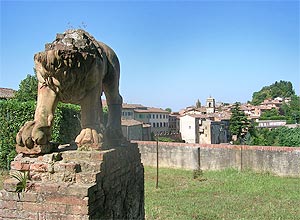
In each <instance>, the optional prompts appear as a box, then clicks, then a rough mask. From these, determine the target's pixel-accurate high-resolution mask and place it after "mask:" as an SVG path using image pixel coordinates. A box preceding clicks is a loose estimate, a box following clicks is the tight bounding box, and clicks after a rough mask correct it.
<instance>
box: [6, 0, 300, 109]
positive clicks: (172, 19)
mask: <svg viewBox="0 0 300 220" xmlns="http://www.w3.org/2000/svg"><path fill="white" fill-rule="evenodd" d="M299 2H300V1H297V0H295V1H288V0H286V1H260V0H255V1H254V0H253V1H250V0H247V1H246V0H239V1H229V0H228V1H227V0H223V1H202V0H198V1H197V0H194V1H179V0H177V1H167V0H164V1H129V0H128V1H124V0H123V1H76V0H75V1H74V0H73V1H25V0H23V1H21V0H19V1H11V0H9V1H6V0H0V4H1V5H0V7H1V48H0V49H1V51H0V56H1V63H0V87H2V88H3V87H4V88H12V89H16V90H17V89H18V87H19V83H20V81H21V80H22V79H24V78H25V77H26V76H27V74H31V75H33V74H34V72H33V67H34V62H33V56H34V54H35V53H37V52H39V51H43V50H44V48H45V47H44V46H45V44H46V43H50V42H52V41H53V40H54V39H55V36H56V34H57V33H63V32H64V31H65V30H67V29H74V28H75V29H77V28H83V29H85V30H87V31H88V32H89V33H90V34H91V35H93V36H94V37H95V38H96V39H97V40H99V41H102V42H104V43H106V44H107V45H109V46H110V47H112V48H113V49H114V50H115V52H116V53H117V55H118V57H119V60H120V64H121V79H120V93H121V95H122V96H123V100H124V102H126V103H131V104H142V105H145V106H148V107H159V108H163V109H165V108H171V109H172V110H173V111H178V110H180V109H183V108H185V107H187V106H191V105H195V104H196V101H197V100H198V99H199V100H200V102H201V103H202V105H204V104H205V101H206V98H208V97H210V96H211V97H214V98H215V99H216V102H226V103H234V102H236V101H238V102H242V103H244V102H247V101H250V100H251V98H252V94H253V92H256V91H259V90H260V89H261V88H262V87H263V86H268V85H271V84H273V83H275V81H280V80H285V81H290V82H292V84H293V86H294V89H295V92H296V94H297V95H299V94H300V52H299V51H300V39H299V37H300V36H299V35H300V34H299V32H300V22H299V19H300V15H299V7H300V6H299V4H300V3H299Z"/></svg>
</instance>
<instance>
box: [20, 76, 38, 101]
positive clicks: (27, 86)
mask: <svg viewBox="0 0 300 220" xmlns="http://www.w3.org/2000/svg"><path fill="white" fill-rule="evenodd" d="M37 89H38V80H37V77H36V75H29V74H28V75H27V76H26V78H25V79H23V80H22V81H21V83H20V85H19V90H18V91H17V92H16V94H15V99H17V100H18V101H21V102H27V101H36V99H37Z"/></svg>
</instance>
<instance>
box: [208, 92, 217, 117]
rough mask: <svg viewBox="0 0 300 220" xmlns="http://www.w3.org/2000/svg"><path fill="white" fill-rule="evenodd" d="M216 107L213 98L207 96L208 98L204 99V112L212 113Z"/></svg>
mask: <svg viewBox="0 0 300 220" xmlns="http://www.w3.org/2000/svg"><path fill="white" fill-rule="evenodd" d="M215 108H216V102H215V99H214V98H212V97H211V96H209V98H207V99H206V113H208V114H209V113H214V112H215Z"/></svg>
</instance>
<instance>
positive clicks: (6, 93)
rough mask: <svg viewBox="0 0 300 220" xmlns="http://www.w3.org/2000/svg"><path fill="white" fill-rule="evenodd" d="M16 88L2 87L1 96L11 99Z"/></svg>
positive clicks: (0, 89)
mask: <svg viewBox="0 0 300 220" xmlns="http://www.w3.org/2000/svg"><path fill="white" fill-rule="evenodd" d="M15 92H16V91H15V90H13V89H8V88H0V98H1V99H3V98H4V99H9V98H13V97H14V95H15Z"/></svg>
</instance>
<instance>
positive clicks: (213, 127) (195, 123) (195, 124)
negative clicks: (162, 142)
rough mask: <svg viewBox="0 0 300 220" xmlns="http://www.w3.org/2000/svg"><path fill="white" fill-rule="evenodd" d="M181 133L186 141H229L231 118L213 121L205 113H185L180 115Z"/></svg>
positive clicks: (208, 142) (214, 142)
mask: <svg viewBox="0 0 300 220" xmlns="http://www.w3.org/2000/svg"><path fill="white" fill-rule="evenodd" d="M180 133H181V137H182V140H184V141H185V142H186V143H199V144H220V143H228V142H229V139H230V134H229V120H221V121H212V120H209V119H207V116H205V115H197V114H194V115H184V116H182V117H180Z"/></svg>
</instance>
